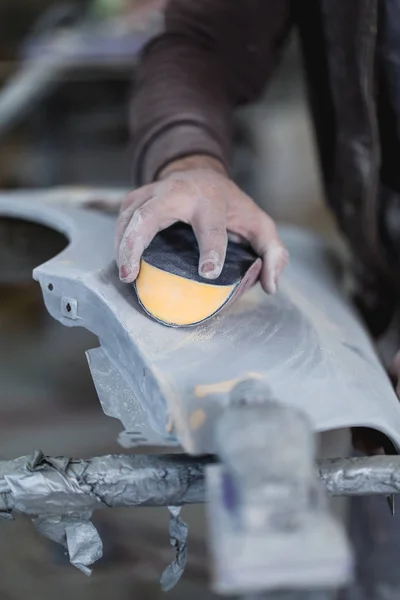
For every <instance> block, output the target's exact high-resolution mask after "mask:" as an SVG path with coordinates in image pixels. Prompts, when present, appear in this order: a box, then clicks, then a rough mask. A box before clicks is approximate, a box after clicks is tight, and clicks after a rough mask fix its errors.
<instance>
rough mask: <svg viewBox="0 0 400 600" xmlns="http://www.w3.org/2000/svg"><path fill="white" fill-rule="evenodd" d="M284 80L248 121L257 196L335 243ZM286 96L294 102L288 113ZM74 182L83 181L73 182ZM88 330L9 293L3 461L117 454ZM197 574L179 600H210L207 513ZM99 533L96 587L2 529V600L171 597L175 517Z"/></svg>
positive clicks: (194, 545)
mask: <svg viewBox="0 0 400 600" xmlns="http://www.w3.org/2000/svg"><path fill="white" fill-rule="evenodd" d="M286 83H287V82H286V81H285V80H284V79H283V80H282V82H281V85H280V86H277V87H276V88H275V91H273V92H272V93H271V94H269V96H268V98H267V101H266V102H264V103H262V104H261V105H260V106H258V107H257V108H255V109H253V110H252V111H249V115H248V119H249V123H250V125H251V126H252V127H251V131H253V135H254V139H255V142H256V146H257V147H258V153H259V160H260V164H261V165H262V168H259V169H258V171H256V181H255V185H256V189H257V194H256V195H257V197H258V200H259V201H260V203H261V204H263V205H264V206H265V207H266V208H268V209H269V210H270V212H271V214H272V215H273V216H275V217H277V218H279V219H281V220H286V221H289V222H297V223H299V224H301V225H307V226H308V227H310V226H311V227H313V228H314V229H317V230H320V231H322V232H324V233H327V234H331V233H332V231H333V228H332V223H331V220H330V218H329V216H328V215H327V213H326V210H325V209H324V207H323V205H322V203H321V197H322V194H321V187H320V182H319V179H318V176H317V174H316V168H315V153H314V146H313V140H312V136H311V132H310V127H309V118H308V114H307V112H306V111H305V103H304V94H303V91H302V88H300V91H299V87H298V85H297V84H296V85H295V87H294V88H293V85H294V84H293V83H292V84H291V85H286ZM282 97H283V98H284V101H283V102H282ZM71 183H73V182H71ZM95 345H96V340H95V339H93V337H92V336H90V335H89V334H88V333H86V332H85V331H80V330H67V329H64V328H63V327H61V325H59V324H57V323H55V322H53V320H52V319H50V317H48V316H47V313H46V312H45V310H44V308H43V306H42V302H41V296H40V292H39V290H38V288H37V287H36V286H35V285H32V284H27V285H23V286H19V287H14V288H13V289H10V288H0V436H1V449H0V458H1V459H4V458H12V457H17V456H20V455H23V454H28V453H30V452H31V451H32V450H33V449H34V448H40V449H42V450H43V451H44V452H45V453H47V454H56V455H57V454H58V455H59V454H66V455H69V456H88V455H96V454H103V453H108V452H118V451H120V449H119V448H118V446H117V445H116V443H115V439H116V436H117V433H118V431H119V429H120V427H119V424H118V423H117V422H116V421H114V420H112V419H110V418H108V417H106V416H105V415H104V414H103V413H102V411H101V408H100V406H99V403H98V401H97V398H96V395H95V391H94V388H93V385H92V381H91V378H90V375H89V373H88V369H87V366H86V361H85V357H84V350H85V349H86V348H90V347H93V346H95ZM184 515H185V517H186V520H187V521H188V523H189V525H190V528H191V532H190V538H189V540H190V547H189V548H190V549H189V568H188V570H187V573H186V574H185V577H184V580H183V582H181V583H180V584H179V585H178V586H177V588H176V589H175V590H174V591H173V592H171V593H169V597H170V598H174V599H176V600H178V599H181V598H182V599H184V598H185V599H186V598H188V597H190V598H192V600H196V598H199V599H200V598H201V599H202V600H207V599H208V598H212V597H213V596H212V595H211V594H210V593H209V592H208V591H207V588H206V584H207V578H208V576H207V554H206V545H205V535H204V516H203V508H202V507H195V508H190V509H187V510H185V513H184ZM95 522H96V524H97V526H98V527H99V530H100V532H101V535H102V537H103V540H104V543H105V548H106V556H105V557H104V559H103V560H102V561H101V563H100V564H99V565H98V566H97V567H96V569H95V571H94V574H93V576H92V577H91V578H90V579H88V578H86V577H85V576H84V575H82V574H81V573H80V572H79V571H77V570H75V569H74V568H72V567H71V566H69V565H68V563H67V562H66V561H65V559H64V557H63V556H62V554H61V553H60V551H59V550H58V549H57V548H55V547H54V546H53V545H51V544H50V543H49V542H46V541H45V540H43V539H41V538H40V537H39V536H38V535H36V533H35V531H34V530H33V527H32V526H31V524H30V523H29V522H28V521H27V520H25V519H19V520H18V521H17V522H15V523H2V524H1V528H2V535H1V536H0V561H1V565H2V576H1V578H0V598H1V600H25V599H27V598H35V599H36V598H38V599H39V598H40V599H41V600H53V599H54V597H57V598H58V599H59V600H72V599H73V600H81V599H82V600H83V599H85V600H91V599H93V600H106V599H109V598H111V597H112V598H113V599H114V600H128V599H132V598H139V599H140V600H146V599H147V598H148V599H149V600H150V599H156V598H159V597H160V598H161V597H162V594H161V592H160V590H159V586H158V584H157V579H158V577H159V576H160V574H161V572H162V570H163V568H164V567H165V566H166V565H167V564H168V561H169V560H170V559H171V556H172V555H171V552H172V550H171V548H170V547H169V540H168V532H167V514H166V511H161V510H155V509H151V510H150V509H148V510H144V509H140V510H137V511H134V510H114V511H103V512H102V513H101V514H99V515H96V517H95Z"/></svg>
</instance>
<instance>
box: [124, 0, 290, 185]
mask: <svg viewBox="0 0 400 600" xmlns="http://www.w3.org/2000/svg"><path fill="white" fill-rule="evenodd" d="M289 4H290V2H289V0H169V2H168V4H167V7H166V12H165V29H164V32H163V34H162V35H160V36H159V37H157V38H155V39H154V40H152V41H151V42H150V44H149V45H148V46H147V47H146V48H145V51H144V53H143V56H142V58H141V61H140V64H139V67H138V73H137V83H136V87H135V93H134V97H133V101H132V105H131V132H132V137H133V151H134V177H135V181H136V183H138V184H144V183H148V182H151V181H153V180H154V179H155V178H156V177H157V174H158V173H159V171H160V170H161V169H162V168H163V167H164V166H165V165H167V164H168V163H169V162H171V161H173V160H176V159H179V158H183V157H185V156H189V155H193V154H205V155H209V156H213V157H215V158H217V159H219V160H221V161H222V163H223V164H224V165H225V166H226V167H227V168H228V169H229V163H230V154H231V126H232V125H231V122H232V113H233V110H234V109H235V108H236V107H237V106H238V105H242V104H245V103H247V102H250V101H252V100H254V99H256V98H257V97H258V96H259V95H260V93H261V91H262V90H263V88H264V86H265V83H266V81H267V79H268V76H269V74H270V73H271V71H272V69H273V67H274V66H275V64H276V62H277V59H278V55H279V50H280V48H281V46H282V44H283V42H284V40H285V38H286V34H287V32H288V30H289V27H290V10H289Z"/></svg>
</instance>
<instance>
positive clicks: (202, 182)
mask: <svg viewBox="0 0 400 600" xmlns="http://www.w3.org/2000/svg"><path fill="white" fill-rule="evenodd" d="M177 221H183V222H184V223H188V224H190V225H191V226H192V227H193V231H194V233H195V236H196V239H197V242H198V244H199V250H200V259H199V274H200V275H201V276H202V277H204V278H206V279H216V278H217V277H219V275H220V273H221V271H222V268H223V265H224V260H225V254H226V247H227V243H228V233H229V234H233V235H234V237H236V238H240V239H241V240H245V241H247V242H248V243H249V244H250V245H251V246H252V248H253V249H254V251H255V252H256V254H257V255H258V256H260V257H261V258H262V260H263V267H262V272H261V276H260V278H261V285H262V286H263V288H264V290H265V291H266V292H267V293H269V294H273V293H274V292H275V291H276V289H277V281H278V277H279V274H280V273H281V271H282V269H283V268H284V267H285V265H286V263H287V260H288V253H287V251H286V250H285V248H284V246H283V244H282V242H281V240H280V239H279V236H278V233H277V230H276V227H275V224H274V222H273V221H272V219H271V218H270V217H269V216H268V215H267V214H266V213H265V212H264V211H262V210H261V209H260V208H259V207H258V206H257V205H256V204H255V202H254V201H253V200H252V199H251V198H249V197H248V196H246V194H244V193H243V192H242V191H241V190H240V189H239V188H238V187H237V186H236V185H235V184H234V183H233V182H232V181H231V180H230V179H229V178H228V176H227V174H226V172H225V170H224V168H223V166H222V165H221V163H219V161H217V160H215V159H212V158H208V157H201V156H199V157H190V158H187V159H182V160H180V161H176V162H174V163H171V164H170V165H169V166H168V167H167V168H165V169H164V171H163V172H162V173H161V175H160V178H159V180H158V181H156V182H155V183H151V184H149V185H145V186H143V187H141V188H139V189H138V190H135V191H134V192H132V193H131V194H129V195H128V197H127V198H126V199H125V200H124V202H123V204H122V206H121V212H120V216H119V220H118V224H117V234H116V256H117V263H118V266H119V273H120V278H121V280H122V281H124V282H126V283H131V282H133V281H134V280H135V279H136V277H137V275H138V273H139V269H140V259H141V256H142V253H143V251H144V250H145V248H147V246H148V245H149V244H150V242H151V241H152V239H153V238H154V236H155V235H156V234H157V232H159V231H161V230H163V229H166V228H167V227H169V226H170V225H172V224H173V223H176V222H177Z"/></svg>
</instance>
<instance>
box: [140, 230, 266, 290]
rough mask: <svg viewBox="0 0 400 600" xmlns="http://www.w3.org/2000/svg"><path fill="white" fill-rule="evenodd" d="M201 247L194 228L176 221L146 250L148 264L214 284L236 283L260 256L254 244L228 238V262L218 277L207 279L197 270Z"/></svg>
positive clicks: (181, 275)
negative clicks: (249, 244)
mask: <svg viewBox="0 0 400 600" xmlns="http://www.w3.org/2000/svg"><path fill="white" fill-rule="evenodd" d="M199 257H200V254H199V247H198V244H197V240H196V237H195V235H194V233H193V229H192V228H191V227H190V226H189V225H186V224H185V223H176V224H175V225H172V226H171V227H168V229H164V230H163V231H160V232H159V233H158V234H157V235H156V236H155V238H154V239H153V241H152V242H151V243H150V245H149V246H148V248H146V250H145V251H144V253H143V260H145V261H146V263H147V264H149V265H152V266H153V267H157V268H158V269H161V270H163V271H166V272H168V273H172V274H174V275H178V276H180V277H184V278H186V279H190V280H192V281H198V282H200V283H206V282H207V281H208V282H210V283H212V284H213V285H235V284H237V283H238V282H240V281H241V280H242V279H243V278H244V276H245V275H246V273H247V271H248V270H249V269H250V267H251V266H252V265H253V264H254V262H255V261H256V260H257V256H256V254H254V252H253V251H252V250H251V248H249V247H246V246H244V245H243V244H239V243H237V242H232V241H229V242H228V247H227V251H226V259H225V264H224V267H223V269H222V273H221V275H220V276H219V277H218V279H213V280H207V279H206V278H204V277H201V276H200V275H199V273H198V268H199Z"/></svg>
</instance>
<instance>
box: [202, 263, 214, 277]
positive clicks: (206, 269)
mask: <svg viewBox="0 0 400 600" xmlns="http://www.w3.org/2000/svg"><path fill="white" fill-rule="evenodd" d="M217 274H218V266H217V265H216V264H215V263H213V262H210V261H208V262H205V263H204V264H202V265H201V266H200V275H204V276H205V277H213V276H214V275H217Z"/></svg>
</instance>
